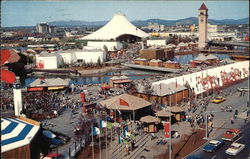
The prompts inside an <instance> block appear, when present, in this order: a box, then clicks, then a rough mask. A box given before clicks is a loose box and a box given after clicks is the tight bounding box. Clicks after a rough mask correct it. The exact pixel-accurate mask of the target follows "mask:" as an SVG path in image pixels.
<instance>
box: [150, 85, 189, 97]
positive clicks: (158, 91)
mask: <svg viewBox="0 0 250 159" xmlns="http://www.w3.org/2000/svg"><path fill="white" fill-rule="evenodd" d="M185 89H187V88H186V87H184V86H182V85H179V84H177V85H176V83H175V82H170V83H169V84H165V83H160V84H157V85H153V86H152V90H153V93H152V94H153V95H157V96H161V97H162V96H166V95H170V94H172V93H173V92H179V91H182V90H185Z"/></svg>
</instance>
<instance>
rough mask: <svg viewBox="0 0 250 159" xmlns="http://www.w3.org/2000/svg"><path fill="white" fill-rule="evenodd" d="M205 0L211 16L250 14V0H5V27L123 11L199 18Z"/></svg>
mask: <svg viewBox="0 0 250 159" xmlns="http://www.w3.org/2000/svg"><path fill="white" fill-rule="evenodd" d="M203 2H205V4H206V6H207V7H208V14H209V19H217V20H220V19H241V18H246V17H249V2H248V0H242V1H232V0H230V1H225V0H221V1H211V0H209V1H199V0H196V1H188V0H186V1H177V0H176V1H174V0H172V1H169V0H165V1H164V0H163V1H142V0H137V1H132V0H127V1H118V0H117V1H106V0H99V1H97V0H88V1H87V0H84V1H80V0H45V1H41V0H26V1H25V0H19V1H17V0H8V1H6V0H3V1H1V10H2V12H1V26H2V27H13V26H35V25H36V24H37V23H41V22H51V21H57V20H81V21H108V20H110V19H111V18H112V16H113V14H114V13H116V12H118V11H121V12H122V13H124V14H125V15H126V16H127V18H128V19H129V20H130V21H133V20H146V19H156V18H157V19H164V20H176V19H183V18H188V17H197V16H198V9H199V7H200V6H201V4H202V3H203Z"/></svg>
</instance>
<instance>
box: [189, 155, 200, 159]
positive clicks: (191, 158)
mask: <svg viewBox="0 0 250 159" xmlns="http://www.w3.org/2000/svg"><path fill="white" fill-rule="evenodd" d="M203 158H204V157H203V156H200V155H190V156H188V157H187V158H186V159H203Z"/></svg>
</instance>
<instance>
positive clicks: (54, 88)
mask: <svg viewBox="0 0 250 159" xmlns="http://www.w3.org/2000/svg"><path fill="white" fill-rule="evenodd" d="M63 88H64V87H48V90H58V89H63Z"/></svg>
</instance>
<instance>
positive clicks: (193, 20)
mask: <svg viewBox="0 0 250 159" xmlns="http://www.w3.org/2000/svg"><path fill="white" fill-rule="evenodd" d="M107 22H108V21H94V22H88V21H80V20H71V21H53V22H49V25H55V26H65V27H67V26H68V27H69V26H102V25H105V24H106V23H107ZM149 22H153V23H158V24H161V25H166V26H174V25H181V24H196V25H197V24H198V18H197V17H189V18H185V19H178V20H163V19H148V20H136V21H132V23H133V24H134V25H136V26H146V25H148V23H149ZM208 22H209V23H210V24H217V25H224V24H249V18H243V19H237V20H235V19H223V20H215V19H208Z"/></svg>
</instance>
